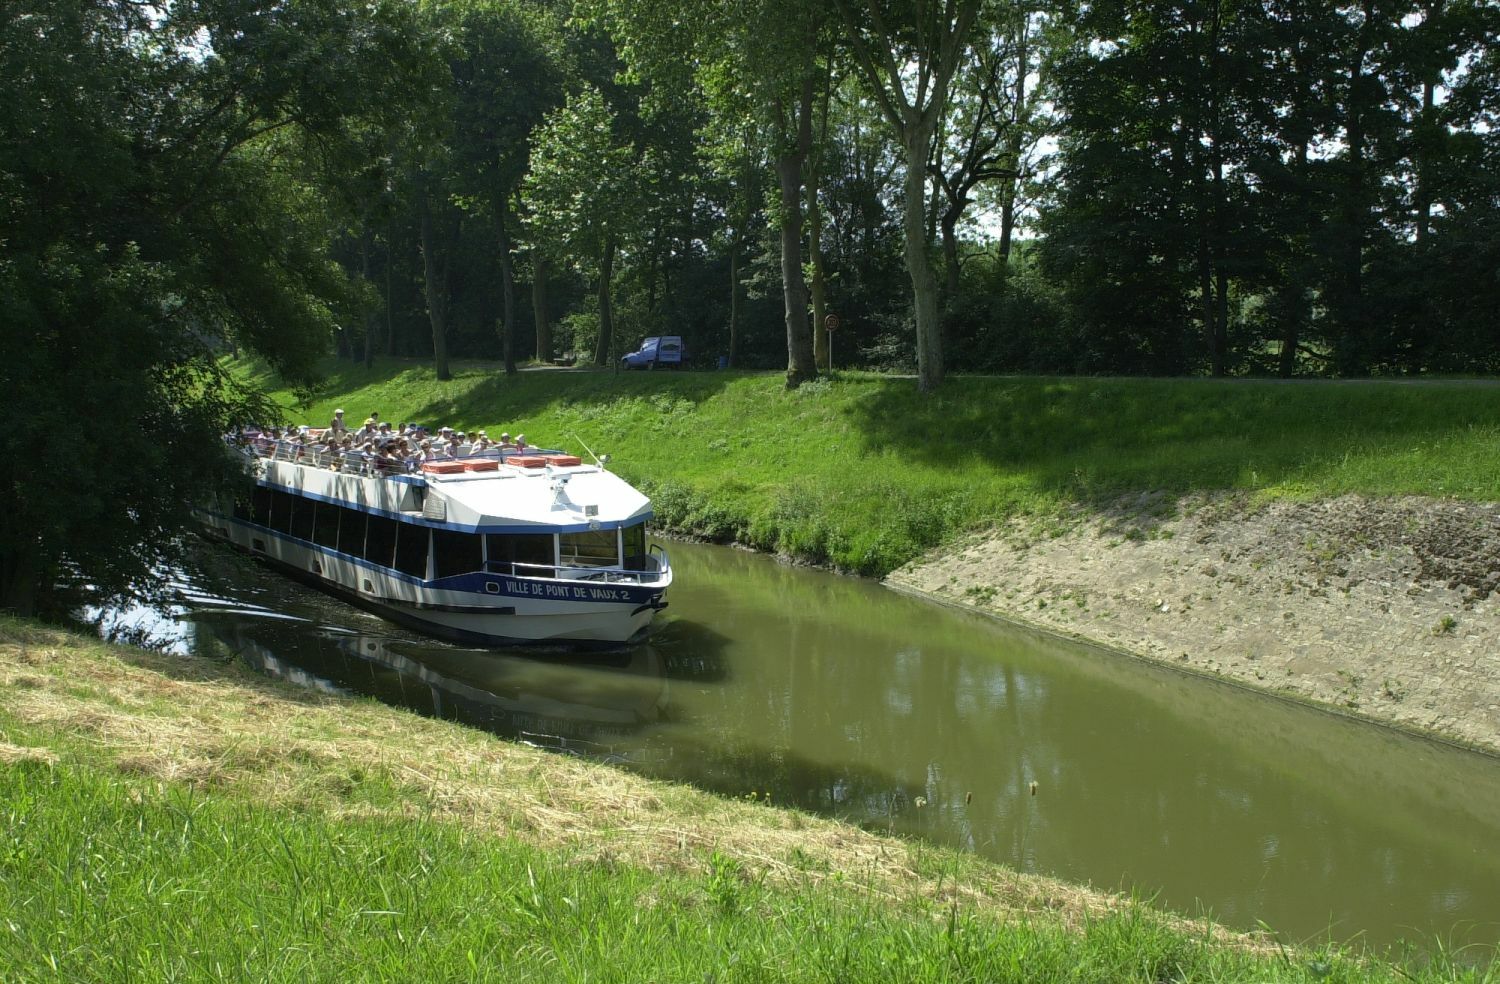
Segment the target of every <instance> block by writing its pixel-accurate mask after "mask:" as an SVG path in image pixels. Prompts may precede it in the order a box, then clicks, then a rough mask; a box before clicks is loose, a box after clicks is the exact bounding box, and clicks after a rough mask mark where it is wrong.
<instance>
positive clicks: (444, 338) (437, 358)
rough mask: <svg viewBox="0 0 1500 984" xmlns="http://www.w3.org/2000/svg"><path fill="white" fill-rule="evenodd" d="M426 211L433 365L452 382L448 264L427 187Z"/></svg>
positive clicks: (424, 191) (425, 249)
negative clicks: (440, 250) (440, 254)
mask: <svg viewBox="0 0 1500 984" xmlns="http://www.w3.org/2000/svg"><path fill="white" fill-rule="evenodd" d="M420 198H421V212H422V279H423V283H424V285H425V287H426V289H427V318H428V320H429V321H431V322H432V364H433V368H434V370H435V371H436V372H437V378H438V379H443V380H446V379H452V378H453V373H452V372H450V371H449V369H448V321H447V319H448V310H447V308H448V264H447V263H446V262H444V263H443V264H442V265H441V268H440V267H439V264H438V261H437V256H436V253H437V249H438V245H437V233H436V232H435V231H434V229H433V222H432V202H431V200H430V199H429V198H428V195H427V189H426V188H425V187H424V188H423V189H422V191H421V193H420Z"/></svg>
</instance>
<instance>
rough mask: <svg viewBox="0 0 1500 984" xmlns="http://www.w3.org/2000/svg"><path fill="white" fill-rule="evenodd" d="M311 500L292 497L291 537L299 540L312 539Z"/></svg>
mask: <svg viewBox="0 0 1500 984" xmlns="http://www.w3.org/2000/svg"><path fill="white" fill-rule="evenodd" d="M315 505H316V504H315V503H314V502H313V501H312V500H311V499H299V498H297V497H296V496H293V497H292V530H291V533H292V536H294V537H296V538H297V539H299V540H311V539H312V538H313V507H314V506H315Z"/></svg>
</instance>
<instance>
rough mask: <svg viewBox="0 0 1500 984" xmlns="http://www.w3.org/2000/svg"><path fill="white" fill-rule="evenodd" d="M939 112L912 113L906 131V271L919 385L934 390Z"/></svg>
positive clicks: (939, 370) (938, 335)
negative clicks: (932, 240)
mask: <svg viewBox="0 0 1500 984" xmlns="http://www.w3.org/2000/svg"><path fill="white" fill-rule="evenodd" d="M935 115H936V114H935V113H931V112H929V113H925V114H921V115H918V114H917V113H915V112H913V113H911V114H910V115H909V116H908V118H907V120H906V125H905V131H906V132H905V133H904V134H903V137H904V141H903V143H904V144H905V146H904V147H903V148H902V149H903V151H904V152H905V155H906V179H905V182H904V191H905V196H904V197H905V209H904V212H903V216H902V230H903V232H904V233H905V240H906V243H905V245H906V273H907V275H908V276H909V277H911V291H912V306H913V308H914V309H915V313H916V316H917V388H918V389H919V390H921V391H922V392H923V393H930V392H932V391H933V390H935V389H936V388H937V387H938V386H940V385H942V382H943V335H942V321H941V319H940V318H939V316H938V310H939V308H938V286H937V275H936V274H935V273H934V272H933V270H932V261H931V260H930V259H929V258H928V256H927V243H928V239H927V151H928V148H929V147H930V146H931V145H932V130H933V126H934V125H935V121H934V116H935Z"/></svg>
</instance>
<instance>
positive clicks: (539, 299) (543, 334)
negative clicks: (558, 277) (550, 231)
mask: <svg viewBox="0 0 1500 984" xmlns="http://www.w3.org/2000/svg"><path fill="white" fill-rule="evenodd" d="M531 312H532V318H533V319H534V320H535V321H536V357H537V359H538V361H541V362H550V361H552V325H551V324H550V323H549V322H548V320H547V258H546V257H545V256H543V255H542V254H541V253H539V252H533V253H532V254H531Z"/></svg>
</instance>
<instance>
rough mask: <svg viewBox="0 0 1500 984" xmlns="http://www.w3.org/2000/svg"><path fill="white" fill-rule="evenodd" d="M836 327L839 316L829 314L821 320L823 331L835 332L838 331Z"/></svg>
mask: <svg viewBox="0 0 1500 984" xmlns="http://www.w3.org/2000/svg"><path fill="white" fill-rule="evenodd" d="M838 326H839V316H838V315H836V314H830V315H828V316H827V317H826V318H824V319H823V327H824V328H825V329H827V330H828V331H835V330H837V329H838Z"/></svg>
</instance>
